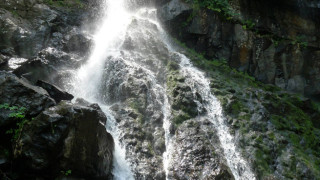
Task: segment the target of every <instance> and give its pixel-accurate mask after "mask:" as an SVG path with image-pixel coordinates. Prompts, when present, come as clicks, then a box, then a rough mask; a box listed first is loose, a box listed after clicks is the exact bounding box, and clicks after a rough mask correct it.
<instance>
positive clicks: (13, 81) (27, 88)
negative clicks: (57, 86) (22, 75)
mask: <svg viewBox="0 0 320 180" xmlns="http://www.w3.org/2000/svg"><path fill="white" fill-rule="evenodd" d="M0 92H1V93H0V103H1V104H4V103H7V104H9V106H18V107H24V108H26V114H28V115H30V116H36V115H38V114H40V113H41V112H42V111H43V110H44V109H46V108H48V107H51V106H54V105H55V101H54V100H53V99H51V98H50V97H49V94H48V93H47V91H46V90H44V89H42V88H40V87H37V86H33V85H31V84H29V83H28V82H26V81H23V80H22V79H19V78H18V77H16V76H15V75H14V74H12V73H9V72H5V71H0ZM1 112H2V111H1ZM0 116H1V124H3V123H4V121H6V120H8V119H9V116H8V114H2V113H1V115H0Z"/></svg>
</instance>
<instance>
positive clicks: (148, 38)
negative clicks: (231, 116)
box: [71, 0, 255, 180]
mask: <svg viewBox="0 0 320 180" xmlns="http://www.w3.org/2000/svg"><path fill="white" fill-rule="evenodd" d="M106 5H107V8H106V11H107V12H106V15H105V18H104V19H103V23H102V25H101V28H100V30H99V31H98V32H97V33H96V35H95V45H94V48H93V50H92V54H91V56H90V58H89V59H88V61H87V63H86V64H84V65H83V66H82V67H81V68H80V69H78V70H77V72H76V73H75V75H74V78H73V83H72V84H73V88H72V90H71V92H72V93H73V94H74V95H75V96H76V97H82V98H84V99H86V100H88V101H90V102H95V103H99V105H100V106H101V107H102V109H103V111H104V113H105V114H106V116H107V118H108V121H107V131H108V132H110V133H111V134H112V136H113V138H114V140H115V151H114V165H113V166H114V168H113V172H112V173H113V175H114V178H115V179H116V180H131V179H144V178H145V179H147V178H146V176H147V175H148V173H150V172H152V170H150V171H147V170H146V171H145V172H144V173H141V172H139V171H143V170H145V169H146V168H148V166H150V164H148V163H150V162H148V157H145V156H143V155H141V154H139V156H138V155H137V157H136V158H135V156H134V155H132V154H133V153H135V151H134V150H132V149H131V148H128V147H125V145H126V144H124V143H123V142H122V140H123V138H124V137H125V136H124V134H123V133H125V132H123V131H122V129H119V123H118V122H117V120H116V118H115V117H114V114H115V113H116V112H114V111H113V110H112V108H111V106H112V105H114V104H117V103H119V104H121V105H126V104H125V102H126V100H127V99H130V98H131V99H132V97H135V95H130V94H131V92H127V91H128V90H127V89H128V87H129V91H131V90H132V91H133V90H135V85H136V84H137V86H138V87H139V88H141V87H143V89H145V91H144V92H146V97H145V103H146V104H147V105H146V107H147V108H146V109H147V110H146V114H150V115H149V116H146V117H161V123H162V126H161V128H163V131H164V140H165V150H164V153H163V155H162V163H163V167H162V166H160V165H157V166H156V167H155V168H157V167H161V168H163V169H162V170H163V171H165V176H166V177H167V179H168V174H169V165H170V157H171V153H172V150H173V149H174V147H173V145H172V142H171V141H172V136H174V135H172V134H170V126H171V124H170V123H171V122H170V118H171V107H170V101H169V97H168V95H167V92H166V84H165V80H163V79H164V78H163V76H164V73H163V71H164V69H163V68H165V67H166V66H165V63H163V62H160V60H159V59H165V58H168V57H164V58H162V56H165V55H166V56H168V55H167V54H178V56H179V57H180V72H181V74H182V75H183V76H185V77H186V79H187V83H188V85H190V86H191V88H192V91H193V92H194V93H195V92H198V93H199V94H200V96H201V98H202V99H203V100H204V102H203V103H202V104H200V103H198V105H199V106H203V107H204V108H205V109H206V110H207V114H206V116H207V117H208V119H210V120H211V123H212V125H213V128H215V129H216V130H217V133H218V136H219V139H220V142H221V146H222V149H223V150H224V155H225V159H226V160H227V164H228V166H229V167H230V169H231V171H232V173H233V175H234V177H235V179H237V180H253V179H255V176H254V174H253V173H252V172H251V171H250V167H249V165H248V163H247V162H246V161H245V160H244V159H243V158H242V157H241V155H240V153H239V152H238V151H237V149H236V146H235V144H234V140H233V137H232V135H231V134H230V133H229V129H228V127H227V125H226V124H225V123H224V118H223V114H222V109H221V105H220V103H219V101H218V100H217V99H216V98H215V97H214V95H213V94H212V93H211V92H210V86H209V83H210V82H209V80H208V79H207V78H206V77H205V76H204V74H203V73H202V72H201V71H199V70H198V69H196V68H194V67H193V66H192V64H191V63H190V60H189V59H188V58H187V57H186V56H184V55H183V54H180V53H178V52H176V51H175V50H174V47H171V45H170V43H169V41H168V39H167V38H166V33H165V32H164V30H163V29H162V28H161V25H160V24H159V23H158V21H157V18H156V15H155V9H149V8H142V9H140V10H136V11H134V10H132V9H131V10H130V12H129V11H128V10H127V9H126V6H127V4H126V3H125V1H124V0H106ZM137 46H138V47H137ZM157 61H159V62H157ZM132 79H133V80H132ZM132 81H133V82H132ZM130 88H131V89H130ZM139 92H140V91H139ZM133 103H135V102H133ZM195 108H196V107H195ZM127 109H130V106H129V105H127ZM131 109H132V107H131ZM153 109H154V110H153ZM158 111H159V112H158ZM159 114H160V115H159ZM155 119H159V118H155ZM150 125H153V126H155V127H154V128H155V129H156V128H157V124H154V123H150ZM151 131H152V130H151ZM148 143H149V144H150V142H149V141H147V140H146V144H148ZM142 144H143V143H142ZM149 144H148V145H149ZM128 150H129V152H128ZM130 154H131V156H130V157H131V159H128V155H130ZM155 160H156V159H154V161H155ZM140 161H141V162H140ZM138 166H139V168H137V167H138ZM139 173H141V176H138V177H140V178H137V175H136V174H139ZM141 177H143V178H141Z"/></svg>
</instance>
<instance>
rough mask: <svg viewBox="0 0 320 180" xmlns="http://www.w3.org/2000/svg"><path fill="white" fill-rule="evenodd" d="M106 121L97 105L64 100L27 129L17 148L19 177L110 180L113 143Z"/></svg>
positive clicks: (38, 117)
mask: <svg viewBox="0 0 320 180" xmlns="http://www.w3.org/2000/svg"><path fill="white" fill-rule="evenodd" d="M106 120H107V119H106V116H105V115H104V114H103V112H102V111H101V109H100V107H99V106H98V105H97V104H91V105H88V106H83V105H78V104H72V103H69V102H65V101H62V102H61V103H60V104H59V105H57V106H54V107H51V108H49V109H47V110H45V111H44V112H42V113H41V114H40V115H39V116H37V117H36V118H35V119H34V120H32V121H31V122H30V123H28V124H27V125H26V126H25V128H24V130H23V132H22V135H21V138H20V139H19V141H18V143H17V146H16V148H15V152H14V155H15V163H16V166H15V167H17V169H18V171H20V172H21V177H20V178H30V177H39V178H40V177H41V178H44V179H53V178H54V177H59V178H61V176H66V175H68V176H69V177H70V176H71V177H77V178H86V179H98V178H107V177H108V176H109V174H110V170H111V167H112V158H113V156H112V151H113V148H114V142H113V138H112V136H111V135H110V134H109V133H107V132H106V129H105V126H104V124H105V123H106ZM70 172H71V174H70Z"/></svg>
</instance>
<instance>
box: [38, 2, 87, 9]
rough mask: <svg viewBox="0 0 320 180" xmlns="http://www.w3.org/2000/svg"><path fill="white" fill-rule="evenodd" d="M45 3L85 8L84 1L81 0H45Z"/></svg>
mask: <svg viewBox="0 0 320 180" xmlns="http://www.w3.org/2000/svg"><path fill="white" fill-rule="evenodd" d="M44 3H46V4H48V5H50V6H55V7H67V8H72V7H76V8H84V7H85V6H84V3H83V2H82V1H81V0H44Z"/></svg>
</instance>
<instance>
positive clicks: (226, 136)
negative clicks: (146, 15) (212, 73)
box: [178, 53, 256, 180]
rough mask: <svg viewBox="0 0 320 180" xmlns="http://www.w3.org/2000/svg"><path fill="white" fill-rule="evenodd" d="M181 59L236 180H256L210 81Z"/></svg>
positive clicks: (185, 58)
mask: <svg viewBox="0 0 320 180" xmlns="http://www.w3.org/2000/svg"><path fill="white" fill-rule="evenodd" d="M178 55H179V56H180V57H181V63H180V66H181V72H182V73H183V74H184V76H185V77H186V83H187V84H189V85H190V86H191V88H192V90H193V91H194V93H196V92H197V93H199V94H200V96H201V99H202V100H203V101H204V102H203V103H202V104H201V106H203V107H204V108H205V109H206V110H207V116H208V119H209V120H210V121H211V122H212V124H213V126H214V128H215V129H216V131H217V135H218V137H219V140H220V143H221V147H222V149H223V151H224V156H225V159H226V160H227V164H228V166H229V167H230V169H231V171H232V174H233V175H234V177H235V179H236V180H255V179H256V177H255V175H254V174H253V173H252V171H251V169H250V166H249V165H248V163H247V162H246V161H245V160H244V159H243V158H242V156H241V154H240V152H239V151H238V150H237V148H236V145H235V142H234V138H233V136H232V135H231V134H230V132H229V128H228V126H227V125H226V124H225V119H224V116H223V113H222V106H221V104H220V102H219V101H218V99H217V98H216V97H215V96H214V95H213V94H212V93H211V89H210V81H209V80H208V78H206V77H205V75H204V73H203V72H201V71H199V70H198V69H196V68H194V67H193V66H192V64H191V63H190V60H189V59H188V58H187V57H186V56H185V55H183V54H180V53H178Z"/></svg>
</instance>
